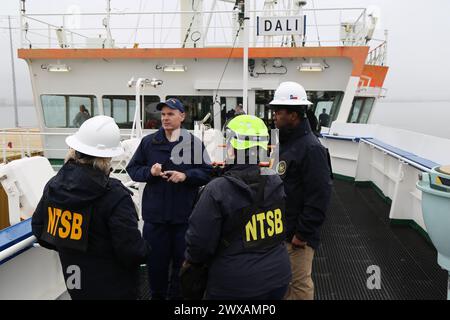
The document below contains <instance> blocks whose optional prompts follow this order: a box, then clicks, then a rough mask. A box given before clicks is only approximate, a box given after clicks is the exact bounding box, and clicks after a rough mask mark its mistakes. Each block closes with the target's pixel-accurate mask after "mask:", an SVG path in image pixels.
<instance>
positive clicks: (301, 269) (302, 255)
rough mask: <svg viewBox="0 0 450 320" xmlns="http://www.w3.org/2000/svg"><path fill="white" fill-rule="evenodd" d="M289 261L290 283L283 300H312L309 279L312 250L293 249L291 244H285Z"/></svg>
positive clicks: (306, 248) (306, 247) (310, 280)
mask: <svg viewBox="0 0 450 320" xmlns="http://www.w3.org/2000/svg"><path fill="white" fill-rule="evenodd" d="M286 248H287V251H288V253H289V258H290V260H291V270H292V281H291V283H290V284H289V287H288V291H287V292H286V296H285V297H284V299H285V300H314V283H313V281H312V278H311V270H312V261H313V258H314V249H313V248H311V247H309V246H305V247H304V248H293V247H292V244H290V243H287V244H286Z"/></svg>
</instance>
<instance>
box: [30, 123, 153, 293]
mask: <svg viewBox="0 0 450 320" xmlns="http://www.w3.org/2000/svg"><path fill="white" fill-rule="evenodd" d="M66 143H67V144H68V145H69V147H70V149H69V152H68V153H67V156H66V159H65V164H64V166H63V167H62V168H61V169H60V170H59V171H58V173H57V175H56V176H55V177H53V178H52V179H50V181H49V182H48V183H47V185H46V186H45V189H44V192H43V196H42V198H41V200H40V202H39V204H38V206H37V208H36V211H35V212H34V215H33V218H32V229H33V234H34V235H35V236H36V238H37V239H38V241H39V243H40V244H41V245H42V246H43V247H46V248H48V249H53V250H56V251H58V253H59V257H60V260H61V265H62V268H63V273H64V278H65V280H66V285H67V289H68V292H69V294H70V296H71V298H72V299H136V298H137V294H138V281H139V266H140V264H141V263H145V261H146V259H147V256H148V254H149V253H150V247H149V246H148V244H147V242H146V241H145V240H144V239H143V238H142V236H141V233H140V231H139V230H138V225H137V221H138V217H137V213H136V209H135V206H134V203H133V200H132V199H131V196H130V192H129V191H128V189H127V188H125V187H124V186H123V185H122V183H121V182H120V181H119V180H116V179H113V178H110V177H109V173H110V170H111V158H112V157H116V156H119V155H120V154H122V153H123V149H122V146H121V144H120V130H119V127H118V126H117V124H116V123H115V122H114V119H112V118H110V117H106V116H96V117H93V118H90V119H88V120H86V121H85V122H84V123H83V124H82V125H81V127H80V129H79V130H78V132H77V133H76V134H74V135H72V136H70V137H68V138H67V139H66Z"/></svg>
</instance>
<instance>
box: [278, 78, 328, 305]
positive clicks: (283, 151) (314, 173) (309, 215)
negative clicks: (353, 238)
mask: <svg viewBox="0 0 450 320" xmlns="http://www.w3.org/2000/svg"><path fill="white" fill-rule="evenodd" d="M308 105H311V102H309V101H308V97H307V95H306V91H305V89H304V88H303V87H302V86H301V85H300V84H298V83H296V82H283V83H281V84H280V85H279V87H278V89H277V90H276V91H275V95H274V99H273V100H272V101H271V102H270V106H271V107H272V108H273V109H274V122H275V126H276V128H277V129H279V161H278V162H277V163H275V164H274V169H275V171H277V172H278V174H279V175H280V176H281V179H282V180H283V183H284V189H285V192H286V195H287V198H286V234H287V238H286V241H287V242H288V245H287V248H288V252H289V255H290V259H291V268H292V282H291V284H290V286H289V289H288V292H287V294H286V299H288V300H312V299H314V283H313V281H312V278H311V271H312V261H313V257H314V250H316V249H317V247H318V246H319V242H320V228H321V226H322V224H323V222H324V220H325V213H326V211H327V209H328V206H329V203H330V198H331V186H332V184H331V169H330V165H329V161H328V154H327V150H326V149H325V148H324V147H323V146H322V145H321V143H320V142H319V140H318V139H317V137H316V136H315V135H314V134H313V133H312V132H311V127H310V125H309V121H308V119H307V117H306V111H307V107H308Z"/></svg>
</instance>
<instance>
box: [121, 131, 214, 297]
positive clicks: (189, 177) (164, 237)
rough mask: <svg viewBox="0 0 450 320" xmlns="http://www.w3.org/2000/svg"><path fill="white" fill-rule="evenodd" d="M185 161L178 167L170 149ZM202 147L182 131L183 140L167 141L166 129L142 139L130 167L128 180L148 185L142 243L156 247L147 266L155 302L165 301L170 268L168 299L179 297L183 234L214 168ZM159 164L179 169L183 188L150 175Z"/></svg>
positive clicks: (201, 144)
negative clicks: (159, 299) (184, 176)
mask: <svg viewBox="0 0 450 320" xmlns="http://www.w3.org/2000/svg"><path fill="white" fill-rule="evenodd" d="M174 148H177V149H176V150H175V152H174V153H176V155H177V156H180V157H181V158H182V159H183V161H180V163H179V164H178V162H177V160H178V159H175V157H172V150H173V149H174ZM204 150H205V147H204V145H203V143H202V142H201V141H200V140H199V139H197V138H195V137H194V136H193V135H191V134H190V133H189V132H188V131H187V130H184V129H182V135H181V137H180V139H179V141H176V142H169V141H168V140H167V138H166V135H165V132H164V129H163V128H161V129H159V131H157V132H156V133H154V134H151V135H148V136H146V137H144V138H143V139H142V141H141V143H140V145H139V147H138V148H137V150H136V153H135V154H134V156H133V158H132V159H131V161H130V163H129V164H128V166H127V171H128V174H129V175H130V177H131V178H132V179H133V180H134V181H137V182H146V183H147V185H146V187H145V189H144V194H143V198H142V216H143V219H144V222H145V224H144V238H145V239H147V240H148V241H149V243H150V245H151V246H152V253H151V255H150V258H149V261H148V267H149V279H150V289H151V291H152V296H153V298H161V299H165V298H166V295H167V290H168V289H167V287H168V272H169V271H168V269H169V265H170V263H171V265H172V271H171V281H170V282H171V287H170V292H169V298H177V297H179V296H180V295H181V294H180V291H179V280H178V273H179V269H180V267H181V264H182V262H183V259H184V257H183V253H184V250H185V248H186V245H185V242H184V234H185V232H186V228H187V221H188V218H189V216H190V214H191V212H192V208H193V205H194V200H195V198H196V196H197V192H198V187H199V186H202V185H205V184H206V183H208V181H209V180H210V174H211V172H212V167H211V166H210V165H209V164H208V163H209V159H206V160H207V161H204V159H203V152H204ZM155 163H160V164H161V165H162V170H163V171H167V170H175V171H180V172H183V173H184V174H186V180H185V181H184V182H182V183H172V182H168V181H167V180H165V179H163V178H161V177H154V176H152V174H151V167H152V166H153V165H154V164H155Z"/></svg>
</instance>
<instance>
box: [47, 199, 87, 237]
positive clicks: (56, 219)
mask: <svg viewBox="0 0 450 320" xmlns="http://www.w3.org/2000/svg"><path fill="white" fill-rule="evenodd" d="M82 224H83V216H82V215H81V214H79V213H75V212H74V213H72V212H70V211H69V210H64V212H63V211H62V210H61V209H58V208H52V207H48V224H47V232H48V233H49V234H51V235H53V236H54V237H55V236H56V235H58V237H59V238H61V239H66V238H69V239H71V240H80V239H81V237H82V235H83V231H82Z"/></svg>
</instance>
